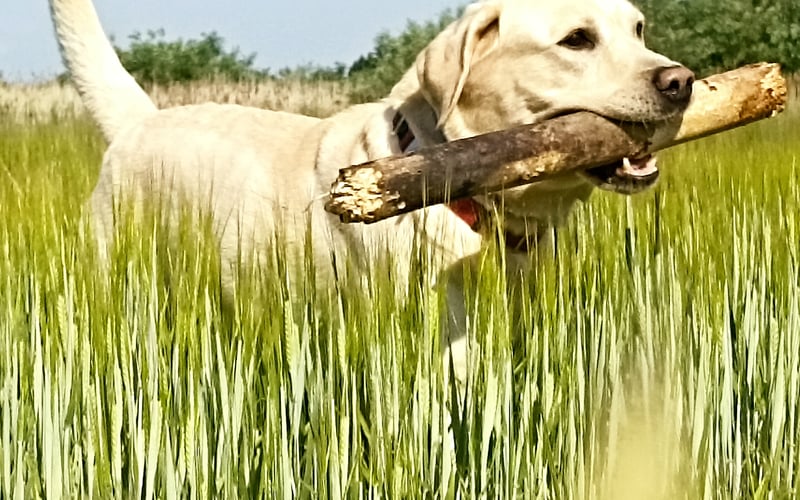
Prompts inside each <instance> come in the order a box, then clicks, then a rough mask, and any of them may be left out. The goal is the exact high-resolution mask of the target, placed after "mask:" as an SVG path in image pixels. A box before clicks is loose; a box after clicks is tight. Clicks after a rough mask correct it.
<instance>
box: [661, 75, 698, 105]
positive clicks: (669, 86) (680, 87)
mask: <svg viewBox="0 0 800 500" xmlns="http://www.w3.org/2000/svg"><path fill="white" fill-rule="evenodd" d="M693 83H694V73H692V71H691V70H690V69H688V68H685V67H683V66H669V67H666V68H658V69H657V70H656V71H655V74H654V75H653V85H655V87H656V89H657V90H658V91H659V92H661V95H663V96H664V97H666V98H667V99H669V100H670V101H672V102H674V103H675V104H688V103H689V98H691V97H692V84H693Z"/></svg>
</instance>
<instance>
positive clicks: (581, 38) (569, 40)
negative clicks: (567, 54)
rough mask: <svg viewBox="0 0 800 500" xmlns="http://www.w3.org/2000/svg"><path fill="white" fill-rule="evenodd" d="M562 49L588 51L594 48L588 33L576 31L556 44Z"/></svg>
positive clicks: (580, 30) (582, 30)
mask: <svg viewBox="0 0 800 500" xmlns="http://www.w3.org/2000/svg"><path fill="white" fill-rule="evenodd" d="M558 44H559V45H561V46H562V47H566V48H568V49H573V50H590V49H593V48H594V40H592V36H591V35H590V34H589V32H588V31H586V30H584V29H577V30H575V31H573V32H572V33H570V34H569V35H567V36H566V37H564V39H563V40H561V41H560V42H558Z"/></svg>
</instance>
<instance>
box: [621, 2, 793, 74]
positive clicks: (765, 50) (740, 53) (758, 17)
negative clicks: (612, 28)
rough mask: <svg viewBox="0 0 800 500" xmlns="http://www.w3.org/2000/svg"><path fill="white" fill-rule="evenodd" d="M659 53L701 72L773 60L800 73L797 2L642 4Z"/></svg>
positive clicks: (655, 47) (653, 43)
mask: <svg viewBox="0 0 800 500" xmlns="http://www.w3.org/2000/svg"><path fill="white" fill-rule="evenodd" d="M636 3H638V4H639V5H640V7H641V8H642V10H643V11H644V12H645V13H646V14H647V17H648V25H649V28H648V34H647V38H648V41H649V42H650V43H649V45H651V46H652V47H653V48H654V49H656V50H658V51H659V52H663V53H664V54H667V55H669V56H670V57H672V58H674V59H677V60H679V61H680V62H682V63H683V64H685V65H686V66H688V67H690V68H692V69H693V70H695V71H696V72H698V73H699V74H703V75H708V74H710V73H714V72H717V71H722V70H727V69H733V68H735V67H738V66H742V65H744V64H748V63H753V62H759V61H769V62H779V63H781V64H783V66H784V67H785V69H786V70H787V71H788V72H796V71H800V2H798V1H797V0H772V1H764V0H727V1H725V2H720V1H719V0H691V1H689V0H637V1H636Z"/></svg>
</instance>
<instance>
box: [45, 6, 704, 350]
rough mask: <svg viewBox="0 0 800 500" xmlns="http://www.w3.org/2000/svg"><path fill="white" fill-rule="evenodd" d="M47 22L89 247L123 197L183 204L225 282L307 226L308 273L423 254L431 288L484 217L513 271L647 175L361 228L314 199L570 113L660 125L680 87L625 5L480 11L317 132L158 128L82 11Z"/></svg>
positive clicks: (458, 320) (588, 179) (219, 119)
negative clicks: (72, 115)
mask: <svg viewBox="0 0 800 500" xmlns="http://www.w3.org/2000/svg"><path fill="white" fill-rule="evenodd" d="M50 6H51V11H52V16H53V20H54V24H55V28H56V32H57V37H58V41H59V43H60V46H61V49H62V54H63V57H64V59H65V61H66V64H67V66H68V68H69V70H70V72H71V75H72V79H73V81H74V83H75V85H76V86H77V88H78V91H79V92H80V94H81V96H82V98H83V100H84V102H85V104H86V106H87V108H88V109H89V111H90V112H91V114H92V116H93V117H94V118H95V120H96V121H97V122H98V124H99V126H100V128H101V129H102V131H103V133H104V135H105V137H106V139H107V140H108V143H109V147H108V151H107V152H106V155H105V158H104V161H103V166H102V169H101V172H100V179H99V181H98V184H97V187H96V189H95V191H94V193H93V195H92V198H91V210H92V213H93V218H94V220H95V221H96V224H97V233H98V237H99V238H101V239H105V240H107V239H108V238H109V237H110V235H111V234H112V231H111V230H112V227H111V226H112V220H113V211H114V200H115V199H116V198H117V197H120V196H122V195H131V196H136V197H137V199H143V200H146V199H147V198H149V197H153V196H160V197H165V198H166V199H177V198H181V199H183V200H192V201H195V202H197V203H199V204H201V205H202V206H203V207H207V208H209V209H210V211H211V213H212V216H213V220H214V227H215V228H216V231H217V234H218V237H219V241H220V246H221V254H222V257H223V259H224V260H225V264H227V265H228V266H234V265H236V264H237V260H238V259H240V256H241V255H253V256H257V255H258V253H259V249H261V248H264V247H265V246H268V244H269V241H270V238H272V236H273V234H274V230H275V229H276V227H277V226H280V227H281V233H282V237H284V238H286V239H287V240H288V242H289V243H290V244H297V245H298V246H300V245H301V244H302V243H303V242H304V238H305V233H306V229H307V227H308V225H309V224H310V226H311V233H312V242H313V247H314V252H315V253H316V255H317V256H318V258H317V262H318V263H326V262H330V261H331V259H330V256H331V253H332V251H335V252H337V253H347V254H348V255H350V256H355V258H360V259H364V260H370V259H373V258H374V257H375V254H374V253H375V252H380V251H386V250H387V249H388V250H389V251H390V252H392V253H394V254H395V255H397V256H398V258H397V259H396V260H397V261H398V262H400V263H402V262H408V260H407V259H404V257H403V256H404V255H408V253H409V252H410V251H411V248H412V245H413V244H414V241H415V240H419V239H420V238H429V239H431V240H432V244H433V245H434V246H435V247H436V248H438V249H439V251H440V252H439V255H438V259H439V262H438V265H439V266H440V267H441V270H442V272H446V271H447V270H451V271H452V270H455V272H452V274H453V275H454V276H456V277H458V276H463V273H461V272H459V269H460V267H461V266H462V265H466V264H467V263H469V262H470V259H471V257H472V256H474V255H476V254H478V252H479V250H480V248H481V244H482V236H481V234H480V231H477V229H478V227H479V226H480V225H481V220H482V219H485V218H486V217H489V216H490V215H491V214H493V213H495V210H498V209H499V210H502V212H503V217H502V221H503V225H504V227H503V231H504V232H505V234H506V241H507V244H508V248H509V254H511V255H513V254H515V253H518V254H523V255H524V253H525V252H526V251H527V250H528V249H529V248H532V247H533V246H534V244H535V243H538V241H539V240H540V239H542V238H543V237H545V236H546V235H547V233H548V231H549V230H551V229H552V227H553V226H555V225H557V224H559V223H561V222H562V221H563V220H564V219H565V217H566V216H567V215H568V214H569V212H570V210H571V208H572V207H573V206H574V204H575V203H576V202H577V201H579V200H585V199H586V198H587V197H588V196H589V195H590V193H591V192H592V190H593V189H594V187H600V188H603V189H608V190H612V191H617V192H620V193H626V194H630V193H634V192H637V191H640V190H643V189H645V188H647V187H649V186H651V185H652V184H653V183H654V182H655V181H656V178H657V176H658V169H657V167H656V163H655V160H654V159H653V158H649V157H647V158H633V159H629V160H626V161H624V162H622V163H620V164H619V165H611V166H608V167H604V168H598V169H594V170H592V171H588V172H585V173H580V174H574V175H571V176H567V177H564V178H562V179H559V180H558V181H552V182H544V183H540V184H537V185H534V186H530V187H522V188H516V189H511V190H507V191H505V192H503V193H501V194H498V195H492V196H487V197H481V198H477V199H474V200H468V201H466V202H461V203H458V204H453V205H450V206H434V207H430V208H427V209H425V210H423V211H418V212H416V213H412V214H409V215H405V216H402V217H399V218H395V219H393V220H388V221H384V222H380V223H376V224H373V225H368V226H363V225H345V224H342V223H340V222H339V220H338V219H337V218H336V217H334V216H332V215H329V214H327V213H326V212H325V211H324V210H323V205H324V202H325V194H326V193H327V191H328V189H329V188H330V185H331V182H332V181H333V180H334V179H335V178H336V175H337V172H338V169H339V168H341V167H344V166H347V165H352V164H357V163H361V162H365V161H367V160H370V159H374V158H379V157H385V156H390V155H395V154H399V153H402V152H404V151H407V150H408V149H410V148H413V147H422V146H428V145H432V144H437V143H441V142H444V141H450V140H454V139H460V138H464V137H469V136H473V135H476V134H481V133H485V132H489V131H493V130H498V129H504V128H508V127H511V126H514V125H519V124H524V123H533V122H537V121H541V120H544V119H547V118H549V117H553V116H555V115H559V114H563V113H566V112H569V111H574V110H590V111H593V112H596V113H599V114H601V115H604V116H607V117H610V118H614V119H617V120H623V121H631V122H658V121H661V120H665V119H667V118H669V117H672V116H673V115H676V114H678V113H681V112H682V111H683V110H684V109H685V107H686V106H687V104H688V102H689V99H690V96H691V86H692V81H693V79H694V75H693V74H692V72H691V71H689V70H688V69H686V68H684V67H683V66H681V65H679V64H677V63H675V62H673V61H671V60H670V59H668V58H666V57H664V56H662V55H660V54H657V53H654V52H652V51H650V50H648V49H647V48H646V47H645V44H644V40H643V28H644V19H643V16H642V14H641V13H640V12H639V11H638V10H637V9H636V8H635V7H633V6H632V5H631V4H630V3H628V1H627V0H560V1H552V0H486V1H482V2H478V3H475V4H473V5H470V6H469V7H467V8H466V10H465V11H464V15H463V16H462V17H461V18H460V19H459V20H458V21H456V22H455V23H453V24H452V25H450V26H449V27H448V28H447V29H445V30H444V31H443V32H442V33H441V34H440V35H439V36H438V37H436V39H435V40H434V41H433V42H431V43H430V45H428V46H427V47H426V48H425V49H424V50H423V51H422V53H420V54H419V56H418V57H417V60H416V62H415V64H414V65H413V67H412V68H410V69H409V70H408V72H407V73H406V74H405V75H404V76H403V77H402V79H401V80H400V81H399V82H398V83H397V85H396V86H395V87H394V89H393V90H392V92H391V94H390V95H389V96H388V97H387V98H386V99H384V100H383V101H380V102H376V103H371V104H364V105H359V106H354V107H352V108H350V109H347V110H345V111H343V112H341V113H339V114H337V115H335V116H333V117H331V118H328V119H324V120H322V119H316V118H310V117H306V116H300V115H294V114H288V113H281V112H274V111H265V110H262V109H254V108H248V107H241V106H235V105H217V104H201V105H194V106H184V107H177V108H170V109H161V110H159V109H157V108H156V107H155V105H154V104H153V102H152V101H151V100H150V99H149V98H148V96H147V95H146V94H145V92H144V91H143V90H142V88H141V87H140V86H139V85H138V84H137V83H136V82H135V81H134V79H133V78H132V77H131V75H129V74H128V73H127V72H126V71H125V69H124V68H123V67H122V66H121V64H120V62H119V60H118V58H117V56H116V55H115V53H114V50H113V48H112V46H111V45H110V43H109V41H108V39H107V38H106V36H105V35H104V33H103V30H102V27H101V26H100V23H99V21H98V18H97V15H96V13H95V11H94V7H93V5H92V3H91V0H50ZM464 168H469V166H468V165H465V166H464ZM243 248H244V250H242V249H243ZM521 260H523V259H521ZM323 267H324V266H323ZM453 283H454V284H453V285H452V286H451V287H450V293H449V301H450V306H451V315H452V317H453V321H452V322H451V323H452V325H454V329H455V330H459V329H463V325H464V323H463V316H464V313H463V304H462V303H461V302H462V299H461V295H460V290H459V286H460V285H459V283H458V279H454V280H453ZM454 349H455V348H454ZM463 349H464V345H463V343H461V344H459V350H460V351H463ZM455 357H456V358H459V359H463V352H462V353H461V354H457V355H456V356H455Z"/></svg>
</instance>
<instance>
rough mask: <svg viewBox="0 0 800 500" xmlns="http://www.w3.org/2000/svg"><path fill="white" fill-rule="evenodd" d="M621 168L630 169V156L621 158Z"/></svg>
mask: <svg viewBox="0 0 800 500" xmlns="http://www.w3.org/2000/svg"><path fill="white" fill-rule="evenodd" d="M622 168H623V169H625V170H630V168H631V159H630V158H623V159H622Z"/></svg>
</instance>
